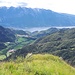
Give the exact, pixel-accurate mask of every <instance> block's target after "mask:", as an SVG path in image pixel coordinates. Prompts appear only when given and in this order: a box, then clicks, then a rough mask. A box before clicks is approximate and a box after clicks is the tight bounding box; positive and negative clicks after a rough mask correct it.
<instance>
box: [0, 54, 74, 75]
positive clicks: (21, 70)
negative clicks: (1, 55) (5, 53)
mask: <svg viewBox="0 0 75 75" xmlns="http://www.w3.org/2000/svg"><path fill="white" fill-rule="evenodd" d="M0 64H1V65H0V75H75V69H74V68H73V67H71V66H70V65H67V64H66V63H65V62H64V61H63V60H62V59H60V58H58V57H56V56H53V55H49V54H43V55H41V54H37V55H32V56H30V57H29V56H27V57H26V58H24V59H22V58H19V59H17V60H16V61H15V62H13V61H11V62H1V63H0Z"/></svg>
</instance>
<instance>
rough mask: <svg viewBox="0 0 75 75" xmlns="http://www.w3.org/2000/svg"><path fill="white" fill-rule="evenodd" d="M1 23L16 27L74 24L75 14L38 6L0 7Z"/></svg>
mask: <svg viewBox="0 0 75 75" xmlns="http://www.w3.org/2000/svg"><path fill="white" fill-rule="evenodd" d="M0 25H2V26H4V27H14V28H16V27H17V28H26V27H53V26H74V25H75V15H71V14H64V13H57V12H54V11H51V10H46V9H37V8H35V9H32V8H25V7H17V8H15V7H10V8H7V7H0Z"/></svg>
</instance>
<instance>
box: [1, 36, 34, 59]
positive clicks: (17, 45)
mask: <svg viewBox="0 0 75 75" xmlns="http://www.w3.org/2000/svg"><path fill="white" fill-rule="evenodd" d="M33 41H34V40H32V39H29V38H25V37H16V40H15V42H10V43H8V42H6V43H5V45H6V46H7V48H5V49H3V50H1V51H0V60H3V59H4V58H6V57H5V55H7V56H9V55H10V54H9V53H8V51H9V50H10V49H14V50H18V49H21V48H22V47H23V46H25V45H28V44H30V43H32V42H33Z"/></svg>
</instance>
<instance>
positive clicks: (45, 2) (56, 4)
mask: <svg viewBox="0 0 75 75" xmlns="http://www.w3.org/2000/svg"><path fill="white" fill-rule="evenodd" d="M2 6H7V7H10V6H14V7H18V6H21V7H30V8H44V9H50V10H53V11H56V12H60V13H69V14H74V15H75V0H0V7H2Z"/></svg>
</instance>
